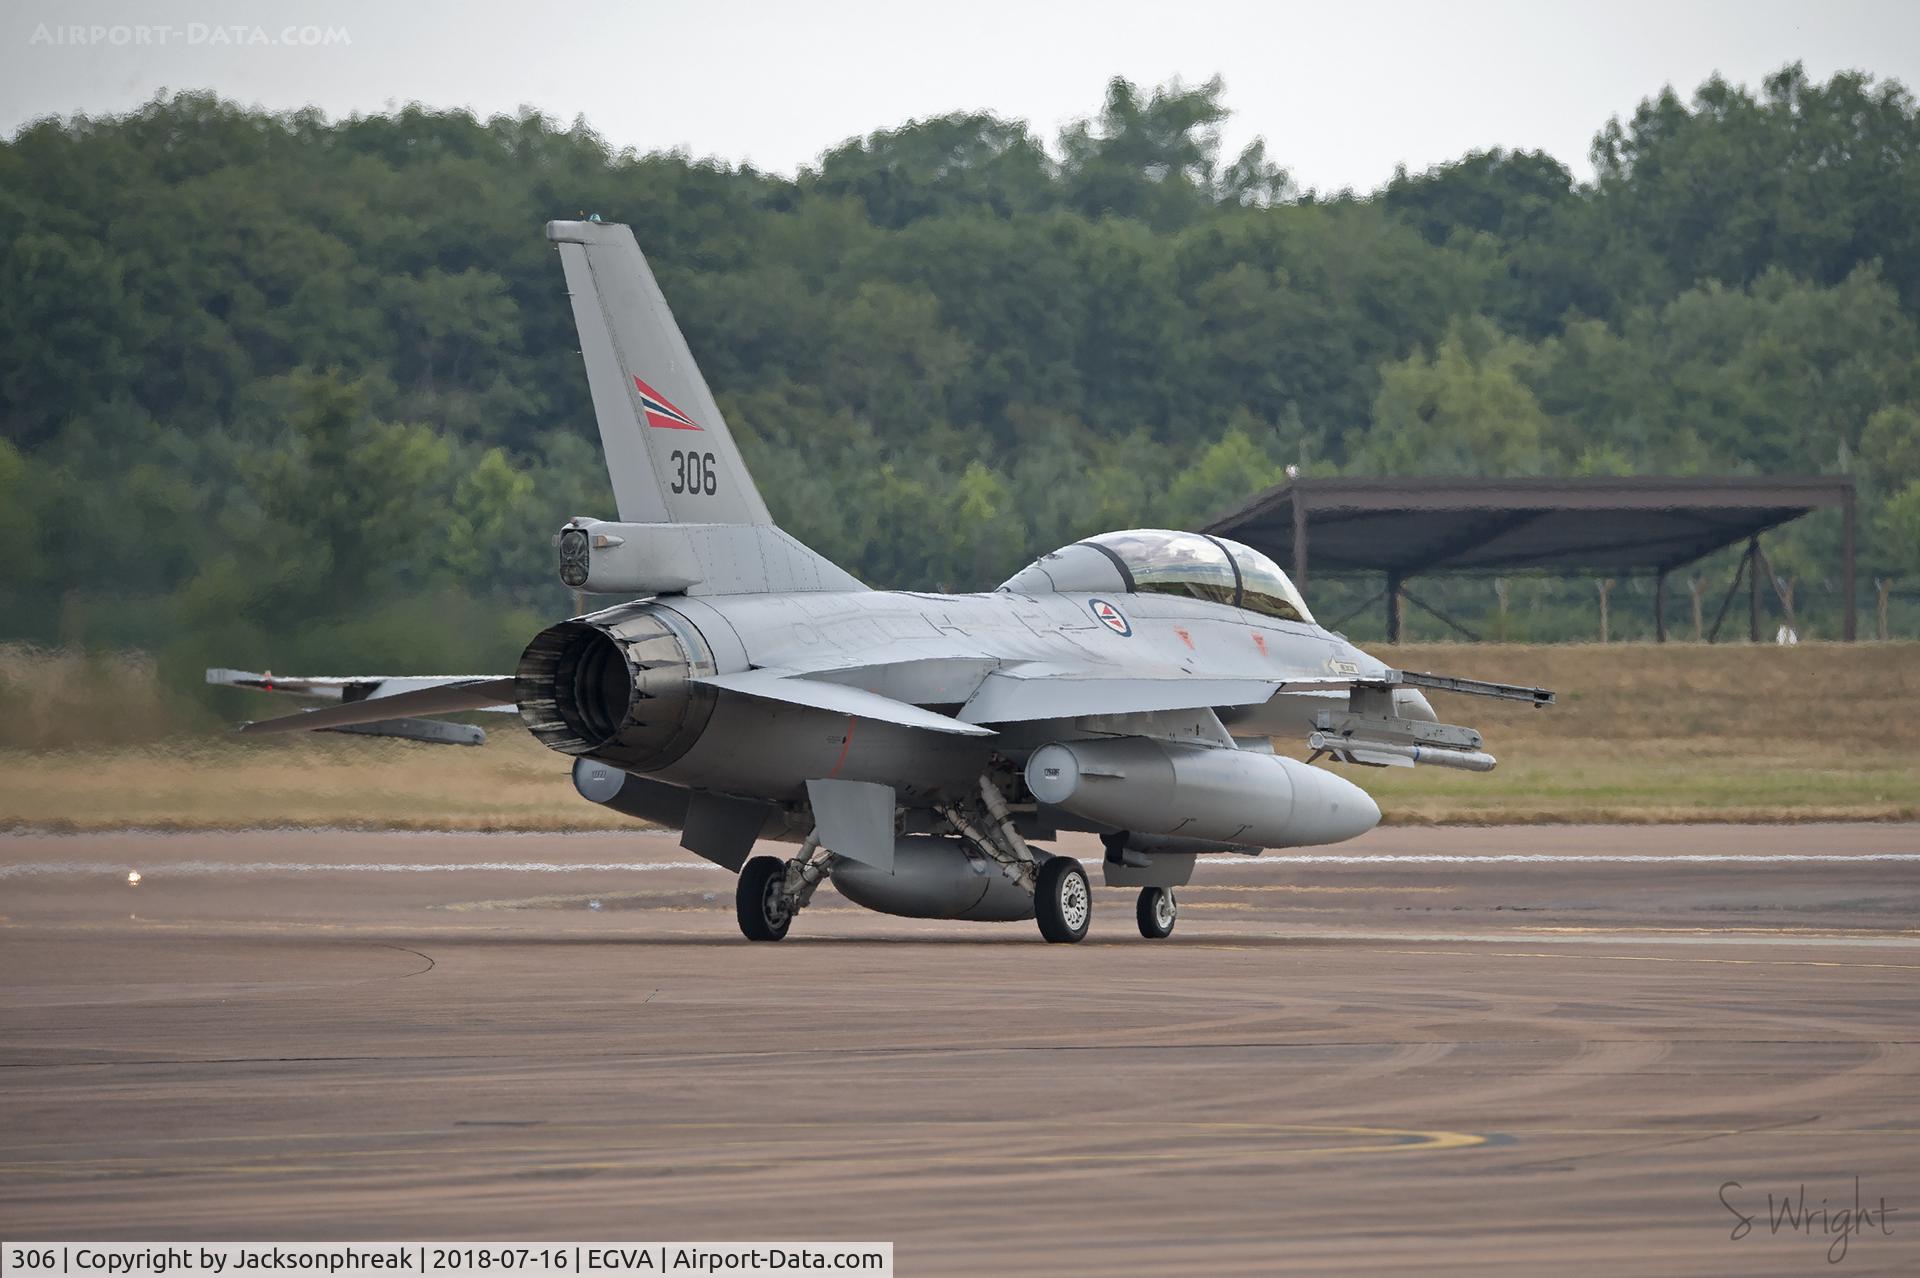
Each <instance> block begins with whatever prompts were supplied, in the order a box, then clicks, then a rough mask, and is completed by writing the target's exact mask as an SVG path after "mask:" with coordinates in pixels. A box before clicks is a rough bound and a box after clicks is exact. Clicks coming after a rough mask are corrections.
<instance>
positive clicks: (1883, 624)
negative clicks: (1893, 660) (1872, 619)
mask: <svg viewBox="0 0 1920 1278" xmlns="http://www.w3.org/2000/svg"><path fill="white" fill-rule="evenodd" d="M1873 585H1874V589H1875V590H1876V591H1877V592H1878V593H1879V596H1880V600H1879V606H1878V607H1877V608H1876V609H1875V613H1876V620H1877V622H1878V624H1877V625H1876V626H1875V627H1874V633H1875V634H1877V635H1879V636H1880V642H1882V643H1885V642H1886V641H1887V597H1888V596H1889V595H1891V594H1892V593H1893V579H1892V578H1891V577H1881V578H1880V579H1879V580H1877V581H1875V582H1874V583H1873Z"/></svg>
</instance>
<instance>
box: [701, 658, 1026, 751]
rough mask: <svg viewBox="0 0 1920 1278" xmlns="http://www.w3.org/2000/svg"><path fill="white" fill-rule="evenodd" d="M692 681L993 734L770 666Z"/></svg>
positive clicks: (890, 719) (886, 719) (934, 728)
mask: <svg viewBox="0 0 1920 1278" xmlns="http://www.w3.org/2000/svg"><path fill="white" fill-rule="evenodd" d="M694 682H695V683H704V684H707V685H709V686H711V687H715V688H723V689H725V690H726V691H728V692H738V693H740V694H742V695H744V696H749V697H759V698H761V699H762V700H766V701H784V702H786V703H787V704H788V705H796V706H810V707H812V708H813V709H815V710H830V711H832V712H833V713H835V714H850V715H854V716H856V717H858V718H861V719H878V720H880V721H881V722H883V723H897V724H900V725H901V726H902V727H907V728H924V729H926V730H927V731H929V732H949V733H954V734H956V735H960V736H969V737H990V736H992V735H993V729H991V728H982V727H978V726H976V725H974V724H971V723H962V722H960V721H959V720H958V719H952V718H949V717H947V716H946V715H944V714H937V713H935V712H934V711H932V710H922V709H921V708H920V707H919V706H915V705H908V704H907V703H906V702H904V701H895V700H894V699H893V698H891V697H883V696H880V695H879V694H878V693H873V692H868V691H867V690H866V689H864V688H849V687H847V686H845V685H844V684H837V683H825V682H822V681H821V680H818V679H803V678H800V677H798V676H797V675H795V674H794V672H792V671H788V670H779V669H774V668H771V667H769V668H766V669H761V670H744V671H741V672H740V673H739V674H724V675H708V676H707V677H705V678H703V679H695V680H694Z"/></svg>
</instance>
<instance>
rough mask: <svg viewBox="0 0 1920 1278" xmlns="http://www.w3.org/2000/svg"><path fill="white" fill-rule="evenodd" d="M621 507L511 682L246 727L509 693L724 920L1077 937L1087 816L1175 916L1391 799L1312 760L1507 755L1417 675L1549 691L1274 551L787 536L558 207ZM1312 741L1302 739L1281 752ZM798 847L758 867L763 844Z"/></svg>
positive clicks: (1160, 929) (1200, 545) (346, 725)
mask: <svg viewBox="0 0 1920 1278" xmlns="http://www.w3.org/2000/svg"><path fill="white" fill-rule="evenodd" d="M547 238H548V239H549V240H551V241H552V242H553V244H554V245H555V246H556V247H557V249H558V252H559V256H560V263H561V266H562V267H563V269H564V270H565V273H566V282H567V288H568V290H569V292H570V294H571V297H572V303H573V315H574V320H575V322H576V324H577V326H578V329H579V336H580V354H581V357H582V359H583V360H584V362H585V364H586V371H587V382H588V386H589V388H590V390H591V393H592V398H593V408H594V414H595V416H596V417H597V418H598V421H599V428H600V441H601V445H602V448H603V449H604V452H605V456H606V462H607V469H608V471H609V473H610V474H611V477H612V480H613V492H614V497H615V500H616V502H617V504H618V507H619V519H618V520H617V521H605V520H599V519H588V518H575V519H572V520H569V521H568V522H567V523H566V524H565V525H563V526H562V527H561V529H560V532H559V535H558V537H557V539H556V544H557V547H558V552H559V573H560V579H561V580H562V581H563V582H564V583H565V584H566V585H567V586H568V587H569V588H571V589H572V590H574V591H576V592H579V593H581V594H588V595H598V596H608V597H611V598H612V599H615V600H619V601H620V602H615V603H612V604H611V606H609V607H606V608H603V609H600V610H598V611H594V612H589V613H586V614H585V615H583V616H578V617H574V618H571V619H570V620H566V621H561V622H558V623H556V624H554V625H551V626H549V627H547V628H546V629H545V630H543V631H541V632H540V633H539V634H537V635H535V636H533V639H532V641H531V642H529V643H528V644H527V647H526V651H525V653H524V654H523V655H522V656H521V658H520V664H519V668H518V669H517V670H516V671H514V673H512V674H511V675H500V676H459V677H434V678H398V677H381V676H369V677H329V678H311V679H288V678H276V677H274V676H271V675H255V674H250V673H246V672H242V671H233V670H210V671H208V672H207V678H208V680H209V681H210V682H213V683H224V684H234V685H239V686H245V687H255V688H262V689H266V690H271V691H279V692H292V693H298V694H304V695H308V696H314V697H320V698H323V699H326V700H330V701H337V702H338V703H339V704H337V705H331V706H327V707H324V708H321V709H317V710H309V711H305V712H303V713H299V714H294V715H289V716H287V717H284V718H278V719H270V720H267V721H264V722H259V723H252V724H248V725H246V726H245V727H244V728H242V731H243V732H248V733H268V732H287V731H313V730H330V731H339V730H345V731H353V732H362V733H369V734H374V735H385V736H400V737H409V738H413V739H416V740H429V741H445V742H458V743H467V744H478V743H479V742H480V741H481V740H483V739H484V734H483V733H482V732H481V731H480V729H478V728H474V727H471V726H468V725H465V724H460V723H454V722H448V721H444V720H440V719H436V718H433V717H432V716H434V715H439V714H447V713H453V712H457V711H468V710H498V711H504V712H508V713H513V712H517V713H518V714H519V716H520V719H521V720H522V722H523V723H524V724H525V725H526V727H527V730H528V731H530V732H531V733H532V734H533V735H534V736H535V737H536V738H538V739H539V740H540V741H541V742H542V743H544V744H545V745H547V746H549V747H551V748H552V749H554V750H557V751H559V752H560V753H561V754H564V755H568V756H570V757H571V758H572V759H573V782H574V785H575V787H576V788H577V789H578V790H579V792H580V794H581V795H582V796H583V797H585V798H587V799H589V800H592V801H593V802H595V803H601V804H605V805H606V806H608V807H610V808H613V809H614V810H616V811H618V812H622V813H625V814H628V815H630V816H633V817H635V818H639V819H642V820H646V821H651V822H655V823H658V824H660V825H664V826H668V827H671V828H673V829H677V830H679V831H680V841H681V844H682V846H684V847H685V848H686V849H687V850H689V851H691V852H694V853H696V854H698V855H699V856H702V857H705V858H707V859H708V860H711V861H714V862H717V863H718V864H720V865H723V866H725V867H726V868H728V869H729V870H734V871H737V872H738V875H739V879H738V884H737V888H736V892H735V899H736V906H737V910H738V914H739V921H740V930H741V931H742V932H744V933H745V934H746V936H747V937H748V939H750V940H755V941H777V940H779V939H781V938H782V937H784V936H785V935H786V934H787V930H788V928H789V927H790V926H791V925H792V924H793V921H794V919H795V917H796V916H797V915H798V914H799V913H800V912H801V911H802V910H804V909H805V908H806V906H807V903H808V902H809V901H811V900H812V899H813V896H814V893H815V892H816V891H817V890H818V889H819V887H820V885H821V883H823V882H825V881H828V880H831V881H832V883H833V885H834V887H835V889H837V890H838V891H839V892H840V894H841V895H843V896H845V897H846V898H848V899H849V900H851V901H854V902H856V903H857V904H859V905H863V906H865V907H867V908H868V909H872V910H879V911H881V912H883V913H888V914H899V915H907V916H910V917H916V918H937V919H977V920H983V921H1007V920H1017V919H1034V920H1036V921H1037V922H1038V924H1039V928H1040V934H1041V935H1042V936H1044V937H1045V938H1046V939H1047V940H1049V941H1078V940H1080V939H1081V938H1082V937H1084V936H1085V935H1086V934H1087V927H1088V924H1089V923H1090V922H1091V920H1092V916H1093V908H1092V907H1093V896H1092V893H1091V891H1090V890H1089V883H1088V879H1087V873H1086V870H1085V869H1084V868H1083V867H1082V866H1081V864H1080V862H1079V861H1077V860H1075V859H1074V858H1072V857H1069V856H1065V855H1058V854H1054V853H1050V852H1048V851H1047V850H1045V848H1044V847H1043V846H1041V845H1044V844H1046V843H1047V842H1049V841H1050V840H1053V839H1054V838H1056V837H1057V835H1058V834H1059V832H1061V831H1066V830H1077V831H1090V832H1093V833H1096V834H1098V835H1099V836H1100V838H1101V842H1102V844H1103V845H1104V846H1105V849H1106V855H1105V859H1104V863H1103V864H1102V866H1101V871H1102V873H1103V874H1104V875H1105V879H1106V882H1107V884H1108V885H1109V886H1120V887H1137V888H1139V889H1140V892H1139V898H1138V908H1137V910H1136V914H1137V920H1138V923H1139V928H1140V932H1141V934H1142V935H1143V936H1146V937H1150V938H1160V937H1166V936H1168V935H1170V934H1171V933H1172V932H1173V928H1174V920H1175V914H1176V903H1175V899H1174V889H1175V888H1178V887H1180V886H1182V885H1184V884H1185V883H1187V882H1188V881H1189V880H1190V878H1191V876H1192V875H1193V873H1194V862H1195V857H1196V856H1197V855H1199V854H1201V853H1245V854H1257V853H1258V852H1259V851H1260V850H1262V849H1265V848H1290V847H1303V846H1311V845H1316V844H1325V843H1337V842H1339V841H1340V840H1343V839H1350V838H1353V837H1354V836H1355V835H1358V834H1361V833H1363V832H1365V831H1367V830H1370V829H1372V828H1373V826H1374V825H1375V823H1377V822H1378V821H1379V819H1380V809H1379V808H1378V807H1377V806H1375V804H1374V801H1373V800H1372V799H1371V798H1370V797H1368V795H1367V794H1366V792H1365V791H1363V790H1362V789H1360V787H1359V786H1356V785H1354V784H1353V783H1352V782H1350V781H1348V780H1346V779H1345V778H1344V777H1341V776H1339V775H1337V774H1335V773H1333V772H1331V771H1328V770H1326V769H1325V768H1321V767H1316V766H1313V763H1314V761H1315V760H1317V759H1320V758H1323V757H1324V758H1327V759H1329V760H1331V761H1335V762H1339V763H1345V764H1363V765H1373V766H1383V767H1411V766H1414V765H1415V764H1427V765H1437V766H1442V767H1451V768H1461V769H1465V770H1468V771H1486V770H1488V769H1490V768H1492V767H1493V766H1494V759H1493V758H1492V756H1491V755H1489V754H1487V753H1485V752H1484V751H1483V750H1482V749H1481V744H1482V743H1481V739H1480V734H1479V733H1477V732H1475V731H1474V730H1472V729H1471V728H1464V727H1454V726H1451V725H1447V724H1443V723H1440V722H1438V721H1437V719H1436V717H1435V715H1434V712H1433V709H1432V707H1431V706H1430V705H1429V704H1428V702H1427V699H1426V697H1425V695H1424V692H1425V691H1431V690H1442V691H1449V692H1458V693H1470V694H1478V695H1482V696H1492V697H1502V698H1508V699H1514V700H1521V701H1529V702H1533V703H1535V704H1538V705H1544V704H1547V703H1549V702H1551V701H1552V700H1553V695H1552V694H1551V693H1549V692H1547V691H1545V690H1543V689H1537V688H1520V687H1512V686H1509V685H1505V684H1492V683H1483V682H1479V681H1475V680H1468V679H1449V678H1444V677H1441V676H1437V675H1428V674H1414V673H1408V672H1403V671H1399V670H1394V669H1390V668H1388V667H1387V666H1386V665H1384V664H1382V663H1381V662H1380V661H1378V660H1376V659H1374V658H1373V657H1370V656H1368V655H1367V654H1366V653H1364V652H1362V651H1360V650H1359V649H1358V648H1356V647H1354V646H1353V645H1352V644H1350V643H1348V642H1347V641H1346V640H1345V639H1344V638H1343V637H1341V636H1340V635H1337V634H1334V633H1331V632H1329V631H1327V630H1325V629H1323V628H1322V627H1321V626H1319V625H1318V624H1316V623H1315V621H1314V619H1313V614H1312V613H1311V612H1310V611H1309V610H1308V608H1307V604H1306V601H1305V600H1304V599H1302V598H1301V597H1300V593H1299V592H1298V591H1297V590H1296V589H1295V588H1294V585H1293V583H1292V582H1291V581H1289V580H1288V578H1287V575H1286V574H1285V573H1284V572H1282V571H1281V570H1280V568H1279V567H1278V566H1277V565H1276V564H1275V563H1274V562H1273V561H1272V560H1271V559H1269V558H1268V557H1267V556H1265V555H1262V554H1260V553H1259V552H1257V551H1255V550H1252V549H1250V548H1248V547H1246V546H1243V545H1240V544H1238V543H1236V542H1232V541H1228V540H1226V539H1224V538H1219V537H1210V536H1204V535H1201V534H1198V533H1188V532H1172V531H1163V530H1155V529H1131V530H1128V531H1124V532H1110V533H1105V534H1102V535H1100V536H1095V537H1089V538H1087V539H1086V540H1084V541H1079V542H1075V543H1074V544H1073V545H1070V546H1065V547H1062V548H1061V549H1059V550H1055V551H1053V552H1051V553H1049V554H1046V555H1042V556H1041V557H1040V558H1039V559H1036V560H1034V561H1033V562H1032V563H1031V564H1028V565H1027V566H1026V567H1025V568H1023V569H1021V570H1020V571H1019V572H1017V573H1015V574H1014V575H1013V576H1012V577H1010V578H1008V579H1007V580H1006V582H1004V583H1003V584H1002V585H1001V586H1000V587H999V588H998V589H996V590H993V591H990V592H987V593H983V594H958V595H943V594H923V593H918V592H914V591H893V590H870V589H868V588H867V587H865V586H864V585H862V584H861V583H860V582H859V581H857V580H855V579H854V578H853V577H852V576H850V575H848V574H847V573H846V572H844V571H842V570H841V569H840V568H838V567H836V566H834V565H833V564H831V563H829V562H827V561H826V560H825V559H823V558H821V557H820V556H819V555H817V554H815V553H813V552H812V551H811V550H809V549H807V547H805V546H803V545H801V544H800V543H799V542H797V541H795V540H794V539H793V538H792V537H790V536H788V535H787V534H786V533H784V532H782V531H781V530H780V529H779V528H778V527H777V526H775V524H774V522H773V520H772V518H771V517H770V516H769V515H768V513H767V506H766V503H765V502H764V501H762V500H761V497H760V493H759V491H758V490H757V489H756V488H755V487H754V483H753V478H752V476H750V475H749V474H748V473H747V469H746V466H745V465H744V464H743V463H742V461H741V458H740V451H739V449H738V448H737V447H735V445H734V441H733V437H732V435H731V434H730V433H729V432H728V430H727V425H726V422H725V420H724V419H723V418H722V417H721V415H720V409H719V407H718V405H716V404H715V402H714V398H713V394H712V392H711V391H709V390H708V388H707V383H706V381H705V379H704V378H702V377H701V375H700V370H699V368H698V367H697V366H696V365H695V364H694V361H693V355H692V353H691V352H690V351H689V350H688V348H687V343H686V339H685V338H684V337H682V336H681V333H680V329H679V326H678V325H677V324H676V323H675V322H674V319H673V315H672V313H671V312H670V311H669V310H668V309H667V303H666V299H665V298H664V297H663V296H662V295H661V292H660V288H659V285H658V284H656V283H655V282H654V278H653V273H652V271H651V270H650V269H649V267H648V265H647V262H646V259H645V258H644V257H643V256H642V255H641V252H640V248H639V245H638V244H637V243H636V242H635V240H634V237H633V233H632V232H631V231H630V230H629V229H628V228H627V227H625V226H620V225H615V224H613V223H605V222H600V221H598V220H590V221H585V222H553V223H550V224H549V225H548V227H547ZM1276 738H1278V739H1281V740H1283V741H1293V742H1300V743H1302V744H1303V745H1304V748H1305V752H1307V753H1308V754H1309V757H1308V759H1307V760H1306V761H1304V762H1303V761H1302V760H1300V759H1296V758H1293V757H1290V755H1288V754H1283V753H1278V752H1276V750H1275V748H1274V741H1275V739H1276ZM762 840H765V841H773V842H777V843H788V844H796V845H797V849H798V850H797V851H795V852H794V853H793V855H791V856H789V857H785V858H781V857H774V856H765V855H761V856H754V855H753V849H754V846H755V844H756V842H757V841H762Z"/></svg>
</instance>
